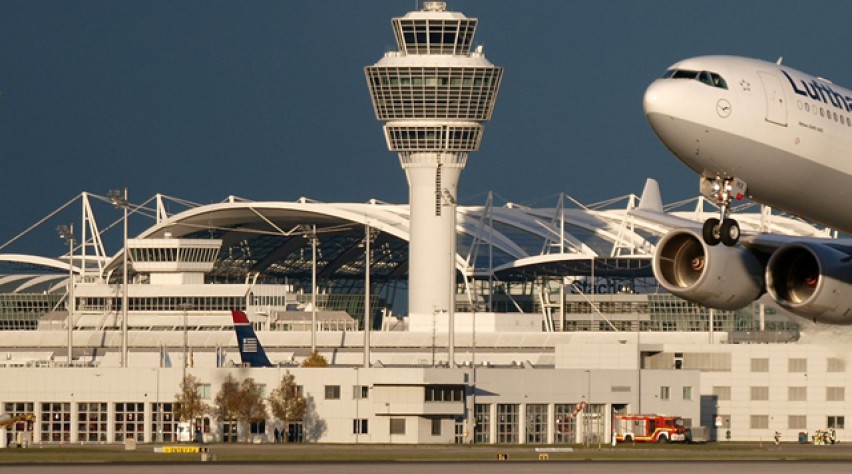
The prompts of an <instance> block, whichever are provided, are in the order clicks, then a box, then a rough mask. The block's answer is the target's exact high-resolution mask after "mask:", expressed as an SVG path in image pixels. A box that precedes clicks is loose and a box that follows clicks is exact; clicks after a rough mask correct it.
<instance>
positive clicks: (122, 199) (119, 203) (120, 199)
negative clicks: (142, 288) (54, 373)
mask: <svg viewBox="0 0 852 474" xmlns="http://www.w3.org/2000/svg"><path fill="white" fill-rule="evenodd" d="M109 198H110V200H111V201H112V204H113V205H114V206H115V207H120V208H122V209H124V250H123V252H122V257H123V258H122V275H123V282H124V283H123V287H124V289H123V291H122V295H121V367H123V368H124V367H127V312H128V311H127V308H128V305H129V300H130V298H129V297H128V294H127V291H128V288H129V285H128V281H127V279H128V277H127V274H128V269H127V250H128V249H127V208H128V207H129V206H130V203H129V201H128V200H127V188H126V187H125V188H124V191H123V193H122V191H118V190H112V191H110V192H109Z"/></svg>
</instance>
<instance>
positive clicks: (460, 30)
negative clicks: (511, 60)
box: [365, 2, 503, 331]
mask: <svg viewBox="0 0 852 474" xmlns="http://www.w3.org/2000/svg"><path fill="white" fill-rule="evenodd" d="M476 23H477V20H476V19H475V18H467V17H466V16H464V15H463V14H461V13H458V12H450V11H447V5H446V3H444V2H424V3H423V9H422V10H421V11H415V12H409V13H408V14H407V15H405V16H404V17H402V18H394V19H393V20H392V24H393V32H394V36H395V37H396V43H397V46H398V47H399V51H390V52H387V53H385V55H384V57H383V58H382V59H381V60H380V61H379V62H377V63H376V64H374V65H372V66H368V67H367V68H365V73H366V76H367V85H368V86H369V88H370V95H371V96H372V99H373V107H374V108H375V111H376V118H377V119H379V120H381V121H383V122H385V126H384V132H385V139H386V140H387V143H388V148H389V149H390V150H391V151H396V152H397V153H398V154H399V161H400V164H401V165H402V168H403V170H405V174H406V178H407V179H408V186H409V194H408V197H409V203H410V207H411V221H410V227H411V228H410V241H409V262H408V300H409V303H408V315H409V330H412V331H432V330H434V325H433V324H434V318H435V315H436V314H438V313H443V312H450V314H451V312H452V311H453V310H454V304H455V284H456V278H455V268H456V240H455V239H456V233H455V225H456V191H457V188H458V182H459V176H460V174H461V171H462V170H463V169H464V167H465V164H466V163H467V157H468V154H469V153H470V152H472V151H476V150H477V149H479V144H480V142H481V140H482V133H483V127H482V122H484V121H486V120H489V119H490V118H491V114H492V112H493V110H494V102H495V100H496V98H497V91H498V89H499V88H500V81H501V79H502V77H503V68H500V67H496V66H494V65H493V64H491V63H490V62H489V61H488V60H487V59H485V54H484V53H483V50H482V47H481V46H478V47H476V49H475V50H473V51H471V45H472V44H473V37H474V33H475V32H476Z"/></svg>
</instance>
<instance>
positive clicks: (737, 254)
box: [654, 229, 764, 310]
mask: <svg viewBox="0 0 852 474" xmlns="http://www.w3.org/2000/svg"><path fill="white" fill-rule="evenodd" d="M763 273H764V270H763V265H762V264H761V263H760V261H759V260H758V259H757V257H755V256H754V255H753V254H752V253H751V252H749V251H748V250H746V249H745V248H743V247H738V246H737V247H728V246H725V245H714V246H710V245H707V244H705V243H704V239H703V238H702V237H701V234H700V232H696V231H694V230H691V229H677V230H673V231H671V232H669V233H668V234H666V235H665V236H664V237H663V238H662V239H660V242H659V243H658V244H657V251H656V253H655V254H654V276H656V277H657V281H658V282H659V283H660V285H661V286H662V287H663V288H665V289H666V290H668V291H669V292H670V293H672V294H673V295H676V296H679V297H681V298H683V299H685V300H689V301H692V302H694V303H698V304H701V305H704V306H709V307H711V308H717V309H730V310H733V309H740V308H742V307H744V306H746V305H748V304H749V303H751V302H752V301H754V300H756V299H757V298H758V297H760V295H761V294H762V293H763V289H764V287H763Z"/></svg>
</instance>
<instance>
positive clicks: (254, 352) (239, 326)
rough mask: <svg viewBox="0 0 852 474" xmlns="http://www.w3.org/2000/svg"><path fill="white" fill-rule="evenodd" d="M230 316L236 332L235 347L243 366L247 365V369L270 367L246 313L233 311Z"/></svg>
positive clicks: (270, 364)
mask: <svg viewBox="0 0 852 474" xmlns="http://www.w3.org/2000/svg"><path fill="white" fill-rule="evenodd" d="M231 315H232V316H233V317H234V331H236V332H237V345H238V346H239V348H240V357H241V358H242V361H243V364H248V366H249V367H272V362H269V358H267V357H266V351H264V350H263V346H261V345H260V341H258V340H257V334H255V333H254V329H253V328H252V327H251V323H250V322H249V320H248V316H246V313H244V312H242V311H236V310H234V311H231Z"/></svg>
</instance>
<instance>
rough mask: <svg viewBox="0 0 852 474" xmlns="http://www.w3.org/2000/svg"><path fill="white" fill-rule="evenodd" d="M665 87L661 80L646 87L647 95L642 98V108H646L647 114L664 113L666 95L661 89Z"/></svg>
mask: <svg viewBox="0 0 852 474" xmlns="http://www.w3.org/2000/svg"><path fill="white" fill-rule="evenodd" d="M662 88H663V84H660V81H654V82H652V83H651V85H650V86H648V88H647V89H645V97H644V98H643V99H642V108H643V109H645V116H646V117H647V116H649V115H651V114H658V113H664V112H663V110H662V109H663V108H664V106H665V103H664V102H665V101H664V99H663V98H664V95H663V94H662V91H661V89H662Z"/></svg>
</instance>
